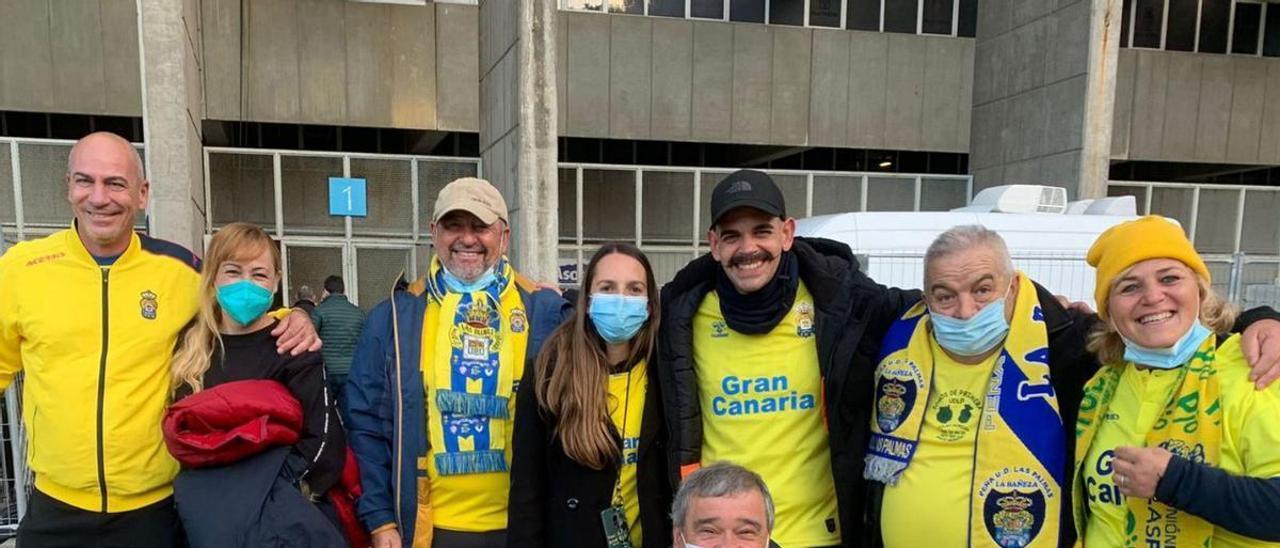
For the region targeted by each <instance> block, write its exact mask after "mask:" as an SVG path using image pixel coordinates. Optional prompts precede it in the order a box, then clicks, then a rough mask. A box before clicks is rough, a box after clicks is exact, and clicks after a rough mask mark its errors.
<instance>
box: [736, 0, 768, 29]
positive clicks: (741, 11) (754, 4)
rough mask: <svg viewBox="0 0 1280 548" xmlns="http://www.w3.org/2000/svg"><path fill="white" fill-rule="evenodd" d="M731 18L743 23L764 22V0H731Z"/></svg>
mask: <svg viewBox="0 0 1280 548" xmlns="http://www.w3.org/2000/svg"><path fill="white" fill-rule="evenodd" d="M729 20H730V21H740V22H743V23H763V22H764V0H730V3H729Z"/></svg>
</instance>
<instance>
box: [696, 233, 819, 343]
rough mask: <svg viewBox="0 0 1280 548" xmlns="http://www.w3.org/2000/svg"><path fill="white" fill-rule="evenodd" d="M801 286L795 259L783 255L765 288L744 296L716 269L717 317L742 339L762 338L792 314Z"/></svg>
mask: <svg viewBox="0 0 1280 548" xmlns="http://www.w3.org/2000/svg"><path fill="white" fill-rule="evenodd" d="M799 286H800V263H799V261H797V260H796V258H795V255H793V254H792V253H791V252H789V251H783V252H782V255H781V256H779V258H778V271H777V272H774V274H773V279H772V280H769V282H768V283H766V284H765V285H764V287H762V288H760V289H758V290H756V291H754V292H752V293H748V294H746V295H743V294H741V293H738V290H737V289H736V288H734V287H733V282H732V281H730V280H729V276H728V275H727V274H725V273H724V268H717V269H716V293H717V294H718V295H719V296H720V314H722V315H724V321H725V323H726V324H728V325H729V328H730V329H733V330H734V331H737V332H738V333H742V334H744V335H761V334H764V333H768V332H770V331H773V328H774V327H777V325H778V323H779V322H781V321H782V318H785V317H786V316H787V313H788V312H790V311H791V305H792V304H794V303H795V300H796V289H797V288H798V287H799Z"/></svg>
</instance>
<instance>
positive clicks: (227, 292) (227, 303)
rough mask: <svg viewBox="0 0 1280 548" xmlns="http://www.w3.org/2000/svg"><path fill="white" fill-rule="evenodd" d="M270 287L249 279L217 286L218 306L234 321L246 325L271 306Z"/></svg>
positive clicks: (271, 295)
mask: <svg viewBox="0 0 1280 548" xmlns="http://www.w3.org/2000/svg"><path fill="white" fill-rule="evenodd" d="M272 297H273V294H272V293H271V290H270V289H267V288H265V287H262V286H260V285H258V284H255V283H253V282H251V281H249V280H240V281H238V282H231V283H229V284H226V285H221V286H218V306H220V307H222V311H223V312H226V313H227V315H228V316H231V319H232V320H235V322H236V323H238V324H240V325H243V326H248V325H249V324H251V323H253V322H254V321H256V320H257V319H258V318H261V317H262V315H263V314H266V313H267V309H269V308H271V298H272Z"/></svg>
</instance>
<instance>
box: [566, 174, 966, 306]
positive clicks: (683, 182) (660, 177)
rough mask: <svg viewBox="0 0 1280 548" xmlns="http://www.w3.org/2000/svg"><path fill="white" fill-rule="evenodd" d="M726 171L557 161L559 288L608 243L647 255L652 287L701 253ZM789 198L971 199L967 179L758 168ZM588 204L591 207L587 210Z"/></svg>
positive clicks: (882, 203) (832, 207) (896, 206)
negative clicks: (713, 197) (713, 202)
mask: <svg viewBox="0 0 1280 548" xmlns="http://www.w3.org/2000/svg"><path fill="white" fill-rule="evenodd" d="M733 171H734V169H731V168H693V167H675V166H646V165H616V164H592V163H570V162H563V163H561V164H560V198H559V201H560V242H559V252H560V264H561V273H562V278H561V280H559V281H560V282H561V283H562V284H565V285H569V282H570V281H571V278H572V277H573V276H574V275H575V273H576V272H577V271H579V270H580V269H581V268H583V266H584V265H585V264H586V260H587V259H588V258H589V257H590V256H591V254H592V253H594V252H595V250H596V249H597V248H598V247H599V245H600V244H602V243H605V242H609V241H626V242H631V243H634V244H635V245H636V246H637V247H639V248H640V249H641V250H643V251H644V252H645V253H646V254H648V255H649V259H650V261H651V262H652V263H653V267H654V271H655V272H654V274H655V276H656V277H657V281H658V283H660V284H661V283H665V282H667V281H669V280H670V279H671V277H672V276H674V275H675V272H676V271H677V270H678V269H679V267H680V266H683V265H684V263H685V262H687V261H689V260H691V259H693V258H696V257H697V256H699V255H701V254H702V253H703V252H705V251H706V250H707V246H706V231H707V224H708V222H709V219H705V218H704V217H705V215H706V211H708V210H709V209H710V202H711V191H712V189H713V188H715V185H716V184H717V183H719V182H720V181H721V180H722V179H723V178H724V177H725V176H726V175H728V174H729V173H732V172H733ZM762 171H764V172H766V173H768V174H769V175H771V176H772V177H773V178H774V180H775V182H777V183H778V186H779V187H780V188H781V189H782V192H783V195H784V196H785V198H786V200H787V204H788V206H787V214H788V215H791V216H795V217H812V216H814V215H824V214H832V213H843V212H849V211H947V210H949V209H952V208H955V207H962V206H965V205H967V204H968V203H969V201H970V200H971V199H972V197H973V177H971V176H969V175H932V174H916V173H911V174H907V173H881V172H865V171H811V170H790V169H766V170H762ZM588 203H590V205H591V207H590V209H589V208H588V205H587V204H588Z"/></svg>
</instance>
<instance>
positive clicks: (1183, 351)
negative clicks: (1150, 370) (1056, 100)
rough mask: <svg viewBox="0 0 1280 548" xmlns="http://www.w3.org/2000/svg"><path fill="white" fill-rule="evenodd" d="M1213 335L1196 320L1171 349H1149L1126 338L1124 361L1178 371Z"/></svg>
mask: <svg viewBox="0 0 1280 548" xmlns="http://www.w3.org/2000/svg"><path fill="white" fill-rule="evenodd" d="M1212 334H1213V332H1212V331H1209V328H1207V327H1205V326H1204V324H1202V323H1200V320H1196V321H1195V323H1193V324H1191V327H1190V328H1189V329H1187V332H1186V333H1184V334H1183V335H1182V337H1181V338H1179V339H1178V342H1176V343H1173V346H1170V347H1169V348H1147V347H1145V346H1142V345H1140V344H1138V343H1135V342H1133V341H1131V340H1129V339H1126V338H1124V336H1121V337H1120V339H1121V340H1123V341H1124V359H1126V360H1128V361H1131V362H1133V363H1136V364H1139V365H1145V366H1147V367H1154V368H1156V369H1177V368H1178V367H1181V366H1182V364H1185V363H1187V362H1189V361H1191V356H1194V355H1195V353H1196V350H1199V349H1200V345H1202V344H1204V340H1205V339H1207V338H1209V335H1212Z"/></svg>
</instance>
